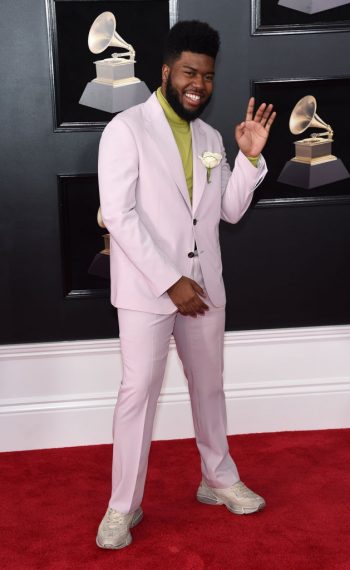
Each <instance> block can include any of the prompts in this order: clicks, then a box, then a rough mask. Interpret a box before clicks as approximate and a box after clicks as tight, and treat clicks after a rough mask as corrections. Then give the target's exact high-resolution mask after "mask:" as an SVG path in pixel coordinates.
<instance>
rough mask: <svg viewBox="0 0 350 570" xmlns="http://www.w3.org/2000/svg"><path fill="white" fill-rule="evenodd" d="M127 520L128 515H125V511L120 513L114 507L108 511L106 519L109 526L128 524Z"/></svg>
mask: <svg viewBox="0 0 350 570" xmlns="http://www.w3.org/2000/svg"><path fill="white" fill-rule="evenodd" d="M126 521H127V515H124V514H123V513H118V511H114V510H112V509H111V510H109V511H108V514H107V519H106V523H107V524H108V526H110V525H123V526H125V525H126V524H127V522H126Z"/></svg>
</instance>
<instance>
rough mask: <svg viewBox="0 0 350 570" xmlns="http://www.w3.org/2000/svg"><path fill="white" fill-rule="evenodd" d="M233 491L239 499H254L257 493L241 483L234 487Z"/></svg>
mask: <svg viewBox="0 0 350 570" xmlns="http://www.w3.org/2000/svg"><path fill="white" fill-rule="evenodd" d="M232 489H233V491H234V492H235V493H236V495H237V496H238V497H254V496H255V493H253V491H251V490H250V489H248V487H246V486H245V484H244V483H242V482H241V481H239V482H238V483H236V484H235V485H234V486H233V487H232Z"/></svg>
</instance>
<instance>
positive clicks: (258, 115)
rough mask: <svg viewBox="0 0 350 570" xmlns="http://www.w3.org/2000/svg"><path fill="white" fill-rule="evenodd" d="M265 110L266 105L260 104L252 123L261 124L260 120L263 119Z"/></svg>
mask: <svg viewBox="0 0 350 570" xmlns="http://www.w3.org/2000/svg"><path fill="white" fill-rule="evenodd" d="M265 109H266V103H261V105H260V107H259V108H258V109H257V111H256V113H255V116H254V121H255V122H256V123H260V122H261V119H262V118H263V115H264V112H265Z"/></svg>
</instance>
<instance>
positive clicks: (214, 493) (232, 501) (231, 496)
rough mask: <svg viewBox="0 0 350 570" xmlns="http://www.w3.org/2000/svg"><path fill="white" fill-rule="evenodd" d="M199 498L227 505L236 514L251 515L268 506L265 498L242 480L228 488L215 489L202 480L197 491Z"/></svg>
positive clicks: (211, 502) (204, 501)
mask: <svg viewBox="0 0 350 570" xmlns="http://www.w3.org/2000/svg"><path fill="white" fill-rule="evenodd" d="M197 500H198V501H199V502H200V503H205V504H207V505H225V506H226V507H227V508H228V510H229V511H231V513H235V514H236V515H249V514H251V513H255V512H256V511H261V510H262V509H263V508H264V507H265V506H266V503H265V501H264V499H263V498H262V497H260V495H257V494H256V493H253V491H251V490H250V489H248V487H246V485H245V484H244V483H242V481H238V483H235V484H234V485H232V487H228V488H227V489H214V488H213V487H209V486H208V485H207V484H206V483H205V481H202V482H201V484H200V485H199V488H198V491H197Z"/></svg>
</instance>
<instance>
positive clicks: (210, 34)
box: [163, 20, 220, 64]
mask: <svg viewBox="0 0 350 570" xmlns="http://www.w3.org/2000/svg"><path fill="white" fill-rule="evenodd" d="M219 48H220V37H219V34H218V32H217V31H216V30H214V29H213V28H211V27H210V26H209V24H207V23H205V22H199V21H198V20H182V21H180V22H177V23H176V24H175V25H174V26H173V27H172V28H171V29H170V31H169V34H168V37H167V40H166V43H165V48H164V56H163V62H164V63H166V64H170V63H173V62H174V61H176V60H177V59H179V57H181V53H182V52H183V51H191V52H192V53H200V54H205V55H209V56H210V57H212V58H214V59H215V58H216V56H217V53H218V51H219Z"/></svg>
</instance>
